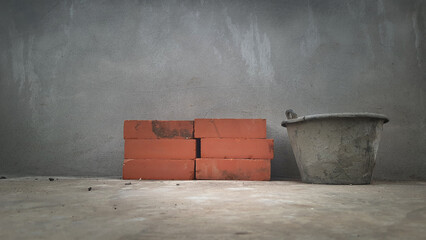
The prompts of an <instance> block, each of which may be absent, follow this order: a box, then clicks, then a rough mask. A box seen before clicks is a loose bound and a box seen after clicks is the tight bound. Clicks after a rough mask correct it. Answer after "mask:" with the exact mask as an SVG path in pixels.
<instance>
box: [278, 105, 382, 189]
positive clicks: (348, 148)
mask: <svg viewBox="0 0 426 240" xmlns="http://www.w3.org/2000/svg"><path fill="white" fill-rule="evenodd" d="M286 117H287V120H285V121H283V122H282V123H281V126H283V127H286V128H287V132H288V136H289V138H290V143H291V147H292V149H293V153H294V155H295V157H296V162H297V166H298V168H299V171H300V175H301V177H302V181H303V182H306V183H324V184H369V183H370V182H371V176H372V173H373V168H374V165H375V160H376V155H377V149H378V147H379V142H380V136H381V133H382V130H383V124H384V123H387V122H388V121H389V119H388V118H387V117H386V116H384V115H380V114H374V113H334V114H317V115H309V116H303V117H298V116H297V114H295V113H294V112H293V111H292V110H287V111H286Z"/></svg>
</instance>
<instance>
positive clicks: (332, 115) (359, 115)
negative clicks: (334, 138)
mask: <svg viewBox="0 0 426 240" xmlns="http://www.w3.org/2000/svg"><path fill="white" fill-rule="evenodd" d="M324 118H378V119H382V120H383V123H387V122H389V118H388V117H386V116H385V115H383V114H378V113H324V114H313V115H307V116H301V117H297V118H293V119H287V120H284V121H282V122H281V126H283V127H287V125H288V124H292V123H298V122H304V121H308V120H315V119H324Z"/></svg>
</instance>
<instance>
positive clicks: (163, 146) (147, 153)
mask: <svg viewBox="0 0 426 240" xmlns="http://www.w3.org/2000/svg"><path fill="white" fill-rule="evenodd" d="M195 151H196V145H195V139H126V140H125V142H124V158H126V159H127V158H137V159H195V155H196V152H195Z"/></svg>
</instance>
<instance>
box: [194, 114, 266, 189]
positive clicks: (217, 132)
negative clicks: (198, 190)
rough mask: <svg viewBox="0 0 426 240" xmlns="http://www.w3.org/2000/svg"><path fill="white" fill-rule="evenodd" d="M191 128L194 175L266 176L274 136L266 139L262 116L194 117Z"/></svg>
mask: <svg viewBox="0 0 426 240" xmlns="http://www.w3.org/2000/svg"><path fill="white" fill-rule="evenodd" d="M194 130H195V131H194V137H195V138H200V139H201V141H200V144H201V158H197V159H196V163H195V166H196V174H195V178H196V179H210V180H257V181H265V180H270V177H271V160H272V159H273V157H274V140H273V139H266V120H265V119H195V121H194Z"/></svg>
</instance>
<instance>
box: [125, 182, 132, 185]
mask: <svg viewBox="0 0 426 240" xmlns="http://www.w3.org/2000/svg"><path fill="white" fill-rule="evenodd" d="M124 185H132V183H131V182H126V183H125V184H124Z"/></svg>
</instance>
